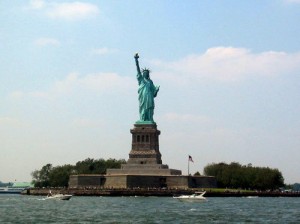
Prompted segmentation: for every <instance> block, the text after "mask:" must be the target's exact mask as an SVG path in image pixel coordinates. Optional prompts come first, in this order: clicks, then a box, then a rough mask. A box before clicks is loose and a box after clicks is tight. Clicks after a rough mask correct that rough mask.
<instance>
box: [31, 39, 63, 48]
mask: <svg viewBox="0 0 300 224" xmlns="http://www.w3.org/2000/svg"><path fill="white" fill-rule="evenodd" d="M35 44H36V45H38V46H48V45H51V46H58V45H60V42H59V41H58V40H57V39H54V38H45V37H43V38H39V39H37V40H36V41H35Z"/></svg>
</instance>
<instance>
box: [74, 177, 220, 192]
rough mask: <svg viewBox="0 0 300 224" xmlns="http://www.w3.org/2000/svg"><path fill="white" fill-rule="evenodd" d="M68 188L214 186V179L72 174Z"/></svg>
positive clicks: (215, 184) (185, 187) (183, 187)
mask: <svg viewBox="0 0 300 224" xmlns="http://www.w3.org/2000/svg"><path fill="white" fill-rule="evenodd" d="M69 187H70V188H81V187H96V188H116V189H118V188H119V189H121V188H178V189H187V188H214V187H217V183H216V179H215V178H214V177H207V176H182V175H178V176H176V175H122V174H120V175H72V176H70V180H69Z"/></svg>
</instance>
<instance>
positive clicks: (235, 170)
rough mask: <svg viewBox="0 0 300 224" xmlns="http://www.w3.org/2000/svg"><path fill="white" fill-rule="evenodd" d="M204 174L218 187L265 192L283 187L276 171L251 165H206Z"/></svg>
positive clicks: (282, 180) (278, 172) (279, 173)
mask: <svg viewBox="0 0 300 224" xmlns="http://www.w3.org/2000/svg"><path fill="white" fill-rule="evenodd" d="M204 174H205V175H209V176H215V178H216V180H217V184H218V186H219V187H229V188H247V189H259V190H266V189H278V188H279V187H282V186H284V179H283V177H282V174H281V172H280V171H279V170H278V169H270V168H268V167H252V164H248V165H247V166H242V165H240V164H239V163H236V162H232V163H230V164H226V163H218V164H215V163H213V164H208V165H207V166H205V167H204Z"/></svg>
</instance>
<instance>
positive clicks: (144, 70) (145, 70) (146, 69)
mask: <svg viewBox="0 0 300 224" xmlns="http://www.w3.org/2000/svg"><path fill="white" fill-rule="evenodd" d="M142 72H149V73H150V70H149V69H148V68H143V69H142Z"/></svg>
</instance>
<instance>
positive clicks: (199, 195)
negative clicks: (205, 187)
mask: <svg viewBox="0 0 300 224" xmlns="http://www.w3.org/2000/svg"><path fill="white" fill-rule="evenodd" d="M205 193H206V191H204V192H195V193H194V194H192V195H181V196H178V197H173V198H176V199H178V200H179V201H188V202H200V201H206V200H207V199H206V198H205V197H204V196H203V195H204V194H205Z"/></svg>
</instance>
